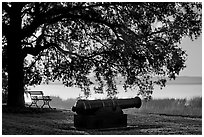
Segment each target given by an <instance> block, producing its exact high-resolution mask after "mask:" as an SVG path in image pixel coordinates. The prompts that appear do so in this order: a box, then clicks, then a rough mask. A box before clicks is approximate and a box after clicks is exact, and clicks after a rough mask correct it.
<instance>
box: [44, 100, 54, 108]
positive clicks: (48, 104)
mask: <svg viewBox="0 0 204 137" xmlns="http://www.w3.org/2000/svg"><path fill="white" fill-rule="evenodd" d="M49 102H50V101H47V100H44V101H43V105H42V106H41V108H43V106H45V105H47V106H48V107H49V109H52V108H51V107H50V103H49Z"/></svg>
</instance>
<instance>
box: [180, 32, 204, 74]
mask: <svg viewBox="0 0 204 137" xmlns="http://www.w3.org/2000/svg"><path fill="white" fill-rule="evenodd" d="M180 46H181V47H182V49H184V50H186V53H187V55H188V57H187V60H186V68H185V69H184V70H182V71H181V72H180V76H200V77H201V76H202V36H201V37H199V38H198V39H197V40H194V41H191V40H190V39H189V38H184V39H183V40H182V43H181V45H180Z"/></svg>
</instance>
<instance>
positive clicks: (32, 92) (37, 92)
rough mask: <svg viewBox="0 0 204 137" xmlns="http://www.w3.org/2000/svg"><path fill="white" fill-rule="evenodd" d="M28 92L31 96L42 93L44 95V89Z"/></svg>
mask: <svg viewBox="0 0 204 137" xmlns="http://www.w3.org/2000/svg"><path fill="white" fill-rule="evenodd" d="M26 92H28V93H29V94H30V95H31V96H32V95H42V96H43V92H42V91H26Z"/></svg>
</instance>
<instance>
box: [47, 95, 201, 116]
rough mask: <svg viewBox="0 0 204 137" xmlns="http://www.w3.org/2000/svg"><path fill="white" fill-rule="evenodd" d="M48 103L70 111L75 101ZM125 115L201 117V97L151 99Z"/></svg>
mask: <svg viewBox="0 0 204 137" xmlns="http://www.w3.org/2000/svg"><path fill="white" fill-rule="evenodd" d="M51 98H52V99H53V100H52V101H51V102H50V104H51V106H52V107H54V108H60V109H66V110H70V109H71V107H72V106H74V104H75V102H76V101H77V99H73V98H69V99H67V100H62V99H61V98H60V97H54V96H52V97H51ZM124 112H125V113H128V114H134V113H155V114H165V115H175V116H187V117H198V118H201V117H202V97H194V98H191V99H173V98H171V99H168V98H166V99H152V100H150V101H145V100H143V101H142V106H141V108H139V109H135V108H130V109H126V110H124Z"/></svg>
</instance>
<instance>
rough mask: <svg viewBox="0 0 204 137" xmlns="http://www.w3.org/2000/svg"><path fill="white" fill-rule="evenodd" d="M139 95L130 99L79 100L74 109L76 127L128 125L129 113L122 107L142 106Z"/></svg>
mask: <svg viewBox="0 0 204 137" xmlns="http://www.w3.org/2000/svg"><path fill="white" fill-rule="evenodd" d="M141 104H142V103H141V99H140V98H139V97H135V98H130V99H105V100H78V101H77V102H76V104H75V106H73V107H72V111H73V112H76V113H77V114H75V115H74V126H75V127H76V128H86V129H94V128H112V127H126V126H127V114H124V113H123V111H122V109H127V108H140V106H141Z"/></svg>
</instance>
